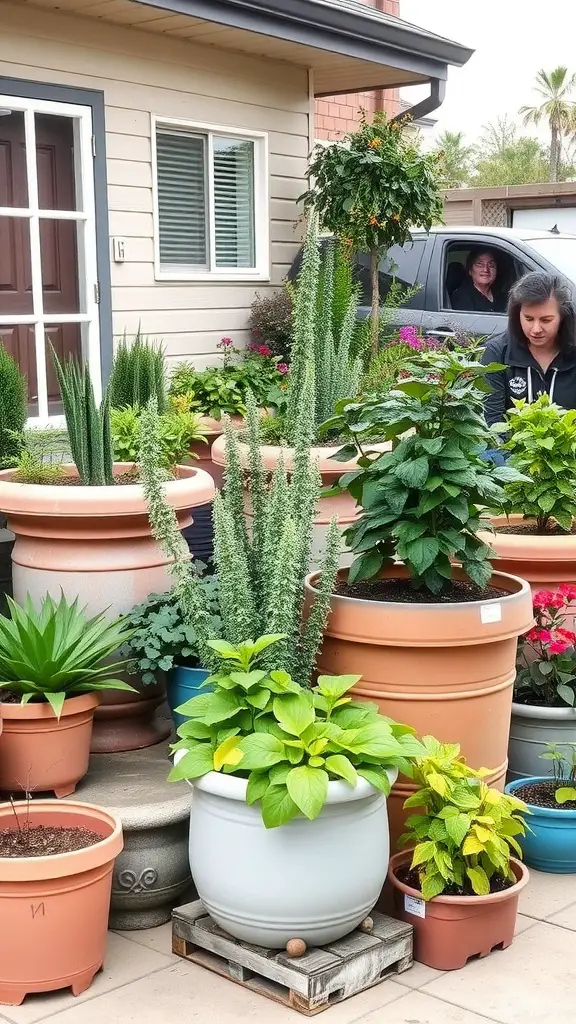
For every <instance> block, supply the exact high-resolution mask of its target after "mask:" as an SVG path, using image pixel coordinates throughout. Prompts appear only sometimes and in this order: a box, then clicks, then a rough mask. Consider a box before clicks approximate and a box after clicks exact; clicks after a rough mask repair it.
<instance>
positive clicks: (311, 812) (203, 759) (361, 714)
mask: <svg viewBox="0 0 576 1024" xmlns="http://www.w3.org/2000/svg"><path fill="white" fill-rule="evenodd" d="M283 639H284V637H283V636H282V635H279V634H275V635H271V636H262V637H260V638H259V639H258V640H256V641H255V642H252V641H251V640H248V641H246V643H243V644H240V645H239V646H237V647H234V646H232V645H231V644H229V643H227V642H226V641H224V640H212V641H210V646H211V647H212V649H213V650H214V651H215V652H216V653H217V654H218V656H219V657H220V658H221V662H222V664H221V669H220V671H219V672H217V673H216V674H215V675H212V676H210V677H209V678H208V679H207V680H206V682H205V684H204V685H205V686H208V687H212V688H213V689H212V692H211V693H205V694H199V695H198V696H196V697H193V698H192V699H191V700H189V701H187V702H186V703H185V704H182V705H181V706H180V707H179V708H177V712H178V713H179V714H181V715H185V716H187V717H188V719H189V720H188V721H187V722H185V723H184V724H183V725H181V726H180V727H179V729H178V736H179V737H180V738H179V741H178V742H177V743H176V744H175V745H174V748H173V749H174V750H183V751H185V752H186V753H185V754H184V755H180V758H181V759H180V760H179V761H178V763H177V764H176V765H175V767H174V768H173V769H172V771H171V773H170V779H171V780H177V779H190V780H192V779H198V778H200V777H201V776H203V775H206V774H207V773H208V772H213V771H216V772H224V773H225V774H232V775H239V776H240V777H242V778H245V779H246V780H247V783H248V785H247V790H246V801H247V803H248V804H255V803H258V802H259V803H260V807H261V812H262V820H263V822H264V825H265V826H266V828H276V827H277V826H279V825H285V824H287V823H288V822H289V821H291V820H292V819H293V818H295V817H296V815H298V814H303V815H304V816H305V817H306V818H309V819H310V820H314V818H317V817H318V815H319V814H320V812H321V810H322V808H323V807H324V804H325V802H326V797H327V795H328V786H329V783H330V782H332V781H337V780H340V781H342V780H344V781H345V782H346V783H347V784H348V785H349V786H352V787H355V786H356V785H357V783H358V779H359V778H363V779H366V781H367V782H369V783H370V784H371V785H372V786H374V787H375V788H376V789H377V790H380V791H381V792H383V793H384V794H386V795H388V793H389V792H390V785H391V782H390V776H389V774H388V770H387V769H396V768H398V769H401V770H402V771H404V772H410V771H411V770H412V769H411V764H412V761H413V759H414V758H416V757H419V756H422V755H423V754H424V753H425V751H424V748H423V746H422V744H421V743H420V741H419V740H418V739H416V737H415V736H414V730H413V729H411V728H410V727H409V726H407V725H398V724H397V723H396V722H393V721H391V720H390V719H388V718H385V717H384V716H382V715H381V714H379V712H378V709H377V707H376V705H374V704H368V703H366V702H364V701H354V700H353V699H352V698H351V697H350V696H347V693H348V690H350V688H351V687H352V686H354V684H355V683H357V682H358V680H359V679H360V676H355V675H346V676H320V677H319V679H318V684H317V687H316V688H315V689H313V690H310V689H304V687H302V686H300V685H299V684H298V683H297V682H296V681H295V680H294V679H292V678H291V677H290V676H289V675H288V673H287V672H280V671H278V672H277V671H270V672H268V671H266V670H265V669H261V668H258V667H257V666H258V660H259V658H260V657H261V656H262V655H263V653H264V652H265V651H267V650H268V649H269V648H270V647H272V646H273V645H274V644H276V643H278V642H279V641H281V640H283Z"/></svg>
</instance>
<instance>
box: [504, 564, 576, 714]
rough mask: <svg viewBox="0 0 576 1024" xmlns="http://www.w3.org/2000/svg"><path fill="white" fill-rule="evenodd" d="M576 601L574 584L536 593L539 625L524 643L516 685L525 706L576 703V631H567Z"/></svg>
mask: <svg viewBox="0 0 576 1024" xmlns="http://www.w3.org/2000/svg"><path fill="white" fill-rule="evenodd" d="M574 601H576V586H575V585H574V584H572V583H563V584H562V585H561V586H560V587H559V588H558V590H557V591H552V590H540V591H539V592H538V593H537V594H534V598H533V603H534V618H535V619H536V625H535V626H534V628H533V629H531V630H530V632H529V633H527V634H526V636H525V637H523V638H522V639H521V641H520V646H519V651H518V662H517V675H516V684H515V690H516V699H519V700H520V701H521V702H522V703H524V704H536V705H537V706H540V707H562V706H563V705H565V704H569V705H570V707H574V705H575V704H576V650H575V646H576V632H574V631H573V630H571V629H567V628H566V620H567V619H568V617H569V616H571V615H573V614H574V612H576V609H575V608H574V607H573V606H572V602H574Z"/></svg>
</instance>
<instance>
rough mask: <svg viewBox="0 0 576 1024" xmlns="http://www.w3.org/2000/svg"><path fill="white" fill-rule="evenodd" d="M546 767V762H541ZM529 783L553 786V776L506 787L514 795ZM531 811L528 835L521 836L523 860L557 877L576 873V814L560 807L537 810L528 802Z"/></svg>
mask: <svg viewBox="0 0 576 1024" xmlns="http://www.w3.org/2000/svg"><path fill="white" fill-rule="evenodd" d="M541 763H544V762H541ZM530 782H550V776H548V777H543V776H542V775H540V776H535V777H534V778H528V779H517V780H516V781H515V782H510V783H509V784H508V786H506V792H507V793H513V794H514V793H515V792H516V790H517V789H518V788H519V787H520V786H524V785H526V784H527V783H530ZM525 802H526V803H527V804H528V808H529V810H530V812H531V813H530V817H529V818H527V823H528V825H529V826H530V827H529V828H528V829H527V830H526V835H524V836H519V837H518V842H519V843H520V845H521V847H522V853H523V855H524V860H525V861H526V863H527V864H528V865H529V866H530V867H531V868H537V870H538V871H549V872H551V873H552V874H555V875H568V874H570V875H572V874H575V873H576V811H572V810H566V808H562V807H561V806H558V807H557V808H556V807H538V806H537V805H536V804H532V803H530V798H528V800H526V801H525Z"/></svg>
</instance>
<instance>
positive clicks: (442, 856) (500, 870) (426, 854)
mask: <svg viewBox="0 0 576 1024" xmlns="http://www.w3.org/2000/svg"><path fill="white" fill-rule="evenodd" d="M422 743H423V745H424V746H425V748H426V756H425V757H424V758H423V759H422V760H420V761H417V762H416V763H415V765H414V766H413V767H412V771H411V773H410V774H411V776H412V778H413V780H414V781H415V782H416V784H417V786H418V789H417V791H416V792H415V793H413V794H412V796H411V797H409V798H408V800H406V802H405V804H404V807H405V808H414V809H416V812H417V813H415V814H412V815H410V817H409V818H408V819H407V821H406V827H407V831H406V832H405V833H404V835H403V836H401V837H400V839H399V844H409V845H410V846H413V847H414V850H413V854H412V862H411V868H412V869H414V870H415V871H417V873H418V878H419V888H420V890H421V892H422V898H423V899H424V900H431V899H434V897H435V896H458V895H469V896H487V895H488V894H489V893H490V892H491V891H493V890H494V891H497V889H499V888H505V887H506V884H508V885H510V884H513V883H514V882H515V881H516V876H515V875H514V872H513V871H512V868H511V865H510V858H511V857H512V856H513V855H514V854H515V855H516V856H518V857H521V856H522V850H521V847H520V844H519V842H518V840H517V839H516V836H519V835H524V833H525V831H526V824H525V822H524V815H526V814H528V813H529V812H528V808H527V807H526V804H524V803H523V802H522V801H521V800H518V798H517V797H515V796H512V795H511V794H510V795H508V794H506V795H505V794H504V793H500V792H499V791H498V790H496V789H491V788H490V787H489V786H487V785H486V784H485V783H484V782H483V781H482V780H483V778H484V777H485V776H486V775H487V774H488V771H487V770H486V769H485V768H481V769H479V770H478V771H476V770H474V769H473V768H469V767H468V765H467V764H466V763H465V761H464V760H463V758H462V757H461V756H460V747H459V746H458V745H457V744H449V743H439V742H438V740H435V739H434V738H433V737H432V736H425V737H424V738H423V740H422Z"/></svg>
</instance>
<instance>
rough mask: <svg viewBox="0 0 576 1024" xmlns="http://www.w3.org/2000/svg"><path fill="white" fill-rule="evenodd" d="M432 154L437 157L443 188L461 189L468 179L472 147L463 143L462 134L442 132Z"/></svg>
mask: <svg viewBox="0 0 576 1024" xmlns="http://www.w3.org/2000/svg"><path fill="white" fill-rule="evenodd" d="M434 152H435V153H437V154H438V156H439V165H440V180H441V184H442V187H443V188H462V186H463V185H465V184H466V183H467V181H468V179H469V177H470V164H471V161H472V153H473V147H472V146H467V145H466V143H465V136H464V132H442V134H441V135H439V136H438V140H437V142H436V145H435V146H434Z"/></svg>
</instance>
